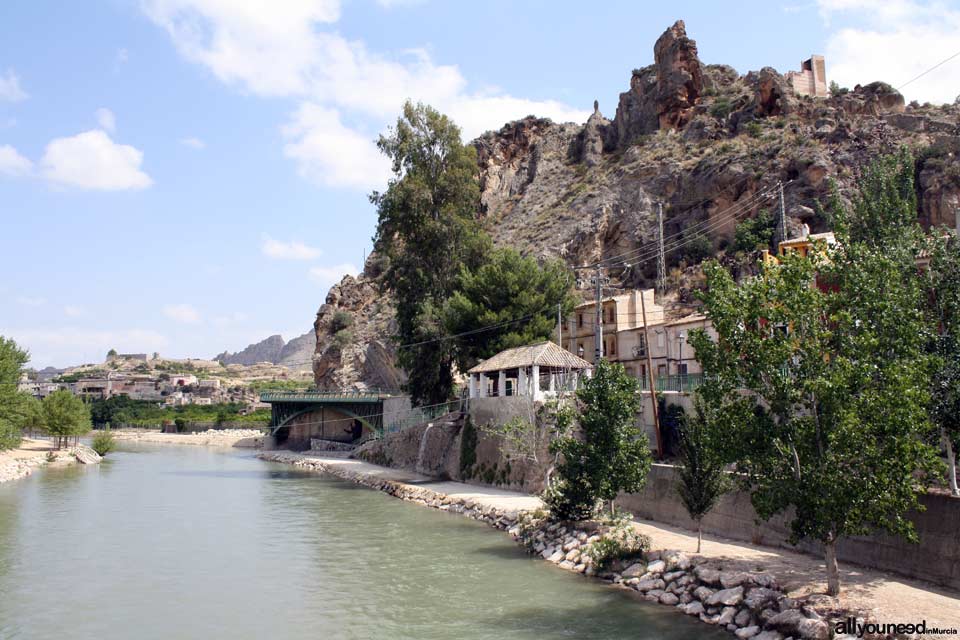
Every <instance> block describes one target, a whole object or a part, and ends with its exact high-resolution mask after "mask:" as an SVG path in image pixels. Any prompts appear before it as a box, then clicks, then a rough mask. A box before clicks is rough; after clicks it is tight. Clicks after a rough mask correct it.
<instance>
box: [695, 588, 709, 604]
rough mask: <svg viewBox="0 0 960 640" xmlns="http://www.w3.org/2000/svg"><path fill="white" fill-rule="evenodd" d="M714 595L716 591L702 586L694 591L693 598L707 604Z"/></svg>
mask: <svg viewBox="0 0 960 640" xmlns="http://www.w3.org/2000/svg"><path fill="white" fill-rule="evenodd" d="M713 593H714V591H713V589H711V588H710V587H704V586H700V587H697V588H696V589H694V590H693V597H694V598H696V599H697V600H702V601H703V602H706V601H707V599H708V598H709V597H710V596H712V595H713Z"/></svg>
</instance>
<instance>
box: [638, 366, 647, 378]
mask: <svg viewBox="0 0 960 640" xmlns="http://www.w3.org/2000/svg"><path fill="white" fill-rule="evenodd" d="M640 377H641V378H646V377H647V365H645V364H641V365H640Z"/></svg>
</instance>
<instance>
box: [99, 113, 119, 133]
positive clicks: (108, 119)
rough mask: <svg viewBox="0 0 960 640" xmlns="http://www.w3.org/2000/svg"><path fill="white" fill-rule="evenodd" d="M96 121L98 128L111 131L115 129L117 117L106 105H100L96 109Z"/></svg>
mask: <svg viewBox="0 0 960 640" xmlns="http://www.w3.org/2000/svg"><path fill="white" fill-rule="evenodd" d="M96 115H97V123H98V124H99V125H100V128H101V129H103V130H104V131H109V132H110V133H113V132H114V131H116V130H117V119H116V117H115V116H114V115H113V111H110V109H107V108H106V107H100V108H99V109H97V114H96Z"/></svg>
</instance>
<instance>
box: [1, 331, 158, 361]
mask: <svg viewBox="0 0 960 640" xmlns="http://www.w3.org/2000/svg"><path fill="white" fill-rule="evenodd" d="M0 334H2V335H5V336H10V337H12V338H13V339H15V340H16V341H17V344H19V345H21V346H23V347H25V348H27V349H28V350H29V351H30V364H31V365H32V366H35V367H44V366H48V365H57V366H61V367H62V366H69V365H76V364H80V363H84V362H100V361H101V360H103V356H104V354H105V353H106V352H107V351H108V350H110V349H117V350H118V351H121V352H129V353H137V352H147V353H149V352H152V351H160V350H161V349H163V348H165V347H166V346H167V344H168V341H167V338H166V337H165V336H163V335H161V334H159V333H157V332H156V331H151V330H147V329H122V330H115V331H113V330H91V329H83V328H79V327H73V326H67V327H60V328H55V329H33V328H31V329H10V328H2V330H0Z"/></svg>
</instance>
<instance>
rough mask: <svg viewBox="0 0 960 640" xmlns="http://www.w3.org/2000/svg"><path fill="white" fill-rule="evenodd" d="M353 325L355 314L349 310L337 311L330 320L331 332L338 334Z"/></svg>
mask: <svg viewBox="0 0 960 640" xmlns="http://www.w3.org/2000/svg"><path fill="white" fill-rule="evenodd" d="M352 326H353V314H351V313H350V312H349V311H337V312H336V313H335V314H333V319H332V320H331V321H330V333H332V334H334V335H336V334H337V333H340V332H341V331H343V330H344V329H348V328H350V327H352Z"/></svg>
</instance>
